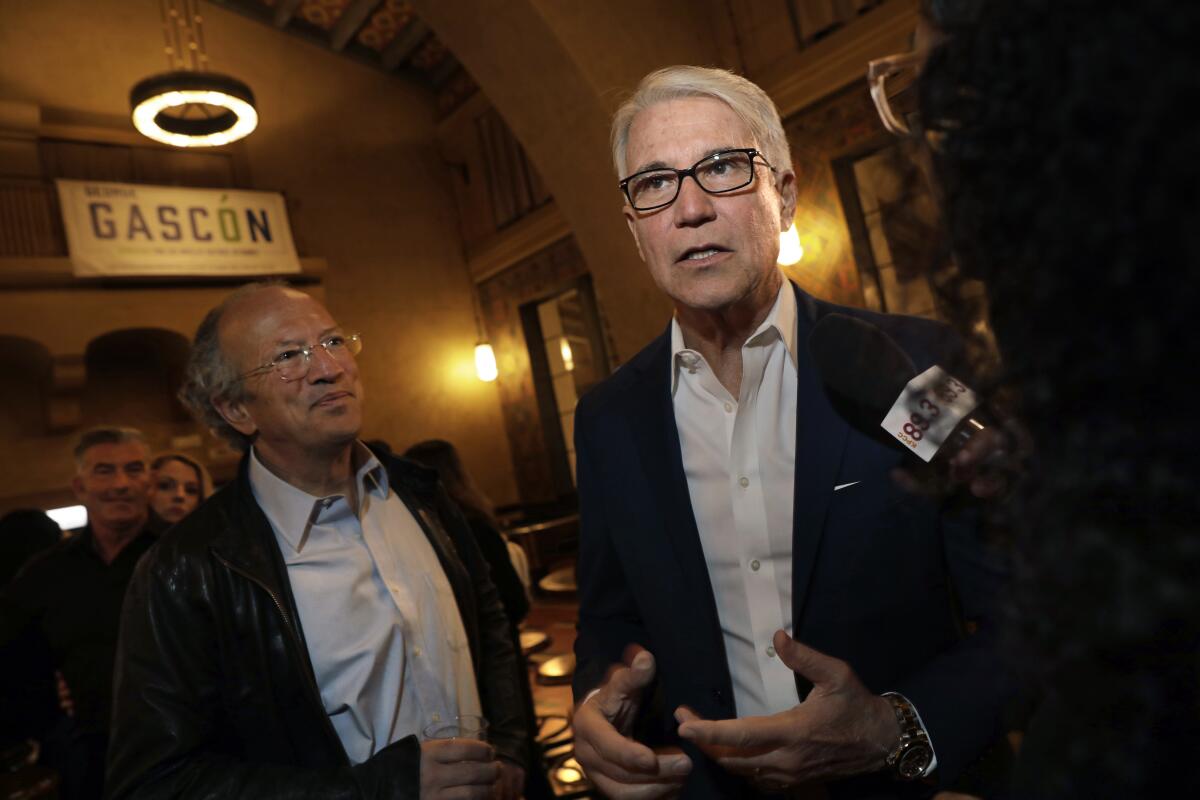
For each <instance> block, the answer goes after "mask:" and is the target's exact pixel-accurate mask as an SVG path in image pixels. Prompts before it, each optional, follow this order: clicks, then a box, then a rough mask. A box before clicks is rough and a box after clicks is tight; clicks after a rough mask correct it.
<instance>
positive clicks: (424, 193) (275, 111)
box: [0, 0, 516, 510]
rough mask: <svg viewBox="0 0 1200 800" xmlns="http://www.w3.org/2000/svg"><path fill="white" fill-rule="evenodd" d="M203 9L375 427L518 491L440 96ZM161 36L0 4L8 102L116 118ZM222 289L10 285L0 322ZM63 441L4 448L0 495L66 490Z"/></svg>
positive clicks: (127, 4)
mask: <svg viewBox="0 0 1200 800" xmlns="http://www.w3.org/2000/svg"><path fill="white" fill-rule="evenodd" d="M201 10H202V12H203V13H204V15H205V34H206V39H207V44H208V52H209V54H210V56H211V58H212V66H213V68H214V69H216V70H218V71H223V72H228V73H230V74H233V75H235V76H237V77H239V78H241V79H243V80H245V81H246V82H247V83H248V84H249V85H250V86H251V87H252V89H253V91H254V92H255V95H256V98H257V100H258V109H259V113H260V117H261V123H260V127H259V129H258V130H257V131H256V132H255V133H254V134H253V135H252V136H251V137H250V138H249V139H248V140H246V141H245V143H244V144H243V145H242V153H243V156H244V159H245V162H246V163H247V164H248V167H249V170H250V174H251V176H252V183H253V185H254V186H255V188H260V189H267V190H276V191H282V192H284V193H285V194H286V195H287V196H288V197H289V200H290V205H291V209H292V220H291V222H292V227H293V230H294V231H296V238H297V240H298V243H299V244H300V245H301V247H302V250H303V253H302V254H305V255H314V256H319V257H322V258H324V259H325V261H326V263H327V271H326V272H325V274H324V285H323V291H324V294H325V297H326V300H327V303H328V305H329V307H330V309H331V310H332V311H333V313H334V315H335V316H336V317H338V318H339V319H340V320H341V321H342V323H343V324H344V325H346V326H348V327H352V328H356V329H358V330H360V331H362V333H363V335H364V340H365V347H364V350H363V353H362V355H361V357H360V358H361V364H362V369H363V373H364V376H365V391H366V393H367V407H368V413H367V423H366V430H365V431H364V433H365V435H367V436H369V437H380V438H383V439H386V440H388V441H389V442H391V444H392V445H393V446H394V447H397V448H403V447H405V446H407V445H408V444H411V443H412V442H414V441H416V440H418V439H420V438H425V437H429V436H440V437H443V438H447V439H450V440H452V441H454V442H456V443H458V444H459V445H460V446H461V447H462V449H463V451H464V456H465V458H466V461H467V465H468V467H469V468H470V469H472V471H473V472H475V473H476V477H477V478H478V480H479V482H480V484H481V486H482V488H483V489H484V491H486V492H487V493H489V494H490V495H491V496H492V497H493V499H494V500H496V501H498V502H501V503H503V502H511V501H514V500H516V489H515V484H514V482H513V480H512V477H511V475H510V469H509V463H510V459H509V452H508V445H507V442H506V440H505V436H504V430H503V426H502V424H501V419H500V411H499V405H498V402H497V397H496V393H495V387H494V386H493V385H491V384H483V383H480V382H479V381H478V380H476V379H475V378H474V377H473V365H472V347H473V345H474V343H475V323H474V320H473V314H472V309H471V302H470V295H469V293H468V285H469V284H468V279H467V276H466V272H465V267H464V263H463V256H462V247H461V244H460V242H459V239H458V234H457V222H456V220H455V217H454V214H455V211H454V207H453V200H452V198H451V194H450V191H449V188H448V181H449V174H448V172H447V170H446V168H445V167H444V165H443V164H442V163H441V161H440V159H439V157H438V156H437V154H436V151H435V148H434V144H433V141H434V120H433V98H432V96H430V95H429V94H428V93H426V92H425V91H424V90H422V89H420V88H418V87H415V86H414V85H411V84H409V83H408V82H406V81H405V80H403V79H401V78H398V77H393V76H388V75H385V74H383V73H382V72H379V71H377V70H373V69H371V68H368V67H366V66H362V65H359V64H357V63H354V62H353V61H351V60H349V59H347V58H345V57H342V56H339V55H336V54H334V53H332V52H330V51H329V50H328V49H324V48H320V47H317V46H314V45H310V44H308V43H305V42H303V41H301V40H300V39H298V38H296V37H292V36H287V35H284V34H282V33H280V32H279V31H276V30H274V29H272V28H270V27H269V26H265V25H262V24H260V23H257V22H254V21H252V20H249V19H246V18H244V17H241V16H239V15H236V14H234V13H232V12H229V11H226V10H225V9H222V8H220V7H218V6H214V5H212V4H209V3H202V4H201ZM161 48H162V35H161V26H160V20H159V14H158V4H157V3H153V2H132V1H131V0H89V1H88V2H78V0H0V99H6V100H15V101H19V102H24V103H32V104H36V105H37V106H39V107H41V108H42V109H43V110H44V112H45V110H46V109H50V110H51V112H50V114H49V116H50V117H52V118H54V119H61V120H70V119H73V118H79V119H83V118H84V117H85V116H88V115H91V117H90V118H89V122H94V121H95V119H102V120H103V121H105V122H107V124H111V125H113V126H116V127H122V126H124V125H125V122H124V120H125V119H127V113H128V111H127V104H128V92H129V89H130V87H131V86H132V85H133V84H134V83H135V82H136V81H138V80H139V79H141V78H143V77H145V76H147V75H149V74H151V73H154V72H159V71H162V70H163V69H164V67H165V59H164V57H163V55H162V50H161ZM46 116H47V114H46V113H44V114H43V118H45V117H46ZM216 294H217V292H215V291H214V290H211V289H195V288H163V289H154V290H151V291H145V290H122V289H86V290H82V291H80V290H78V289H72V290H43V291H38V292H27V291H5V292H0V319H5V318H11V319H13V320H18V319H20V320H23V322H22V323H21V324H22V326H27V327H28V328H30V329H29V330H27V331H25V333H24V335H25V336H27V337H28V338H32V339H35V340H39V341H43V342H44V343H46V345H47V346H48V347H50V348H52V349H55V348H56V347H57V343H59V342H61V341H74V342H78V341H87V340H89V339H91V338H94V337H95V336H99V335H101V334H103V333H105V332H106V331H107V330H110V329H111V326H113V325H118V324H119V327H123V328H133V327H143V326H146V327H167V328H171V329H176V330H185V331H190V330H193V329H194V327H195V325H196V323H197V322H198V321H199V318H200V315H201V314H202V313H203V310H204V308H205V307H206V306H207V305H208V303H209V302H210V300H211V299H212V298H213V297H214V296H215V295H216ZM98 304H99V305H102V306H107V305H109V304H111V307H113V308H120V309H121V314H120V322H119V323H118V322H116V321H114V320H113V319H111V318H105V317H106V312H95V311H94V310H89V309H90V308H91V309H94V307H95V306H96V305H98ZM47 309H49V310H52V311H53V313H52V314H47V313H45V310H47ZM108 316H110V317H111V315H108ZM6 327H7V326H6ZM64 327H65V328H68V329H71V330H69V331H63V330H61V329H62V328H64ZM0 332H6V331H0ZM126 422H130V423H133V422H136V420H126ZM70 438H71V437H70V435H65V436H54V437H38V436H35V435H30V436H28V437H23V438H22V440H21V441H20V442H10V443H6V450H7V451H8V452H10V453H11V452H12V448H14V447H15V448H17V449H18V450H19V451H20V452H21V454H22V460H21V463H20V464H18V463H16V462H14V460H12V459H10V458H6V459H5V460H4V462H3V464H0V505H2V504H3V503H4V499H3V498H5V497H13V496H16V495H29V494H33V493H35V492H38V491H42V490H44V489H52V488H55V487H60V488H61V487H62V486H65V479H66V475H64V474H63V472H64V465H67V464H69V461H68V460H67V459H66V458H65V456H66V448H67V447H68V445H69V441H70ZM164 443H165V442H164ZM0 510H2V509H0Z"/></svg>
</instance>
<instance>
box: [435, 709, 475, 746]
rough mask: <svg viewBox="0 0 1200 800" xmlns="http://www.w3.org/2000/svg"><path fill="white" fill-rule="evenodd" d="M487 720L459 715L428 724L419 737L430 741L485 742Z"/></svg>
mask: <svg viewBox="0 0 1200 800" xmlns="http://www.w3.org/2000/svg"><path fill="white" fill-rule="evenodd" d="M487 730H488V723H487V720H486V719H484V718H483V717H481V716H479V715H478V714H460V715H458V716H454V717H447V718H446V719H441V720H436V721H434V722H431V723H429V724H428V725H426V726H425V727H424V728H423V729H422V730H421V736H422V737H423V738H424V739H425V740H426V741H428V740H432V739H478V740H479V741H481V742H486V741H487Z"/></svg>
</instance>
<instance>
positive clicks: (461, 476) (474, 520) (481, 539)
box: [404, 439, 529, 630]
mask: <svg viewBox="0 0 1200 800" xmlns="http://www.w3.org/2000/svg"><path fill="white" fill-rule="evenodd" d="M404 457H405V458H410V459H412V460H413V461H416V462H417V463H419V464H424V465H425V466H427V467H429V468H431V469H433V470H436V471H437V474H438V478H439V479H440V480H441V482H442V486H444V487H445V489H446V492H447V493H448V494H449V495H450V497H451V499H452V500H454V502H455V503H457V504H458V507H459V508H460V509H461V510H462V512H463V516H464V517H466V518H467V523H468V524H469V525H470V526H471V533H473V534H475V541H476V543H477V544H478V545H479V549H480V550H481V551H483V557H484V558H485V559H487V562H488V566H489V567H491V568H492V583H494V584H496V589H497V590H498V591H499V592H500V602H501V603H503V604H504V613H505V615H506V616H507V617H508V621H509V622H510V623H512V626H513V630H516V628H517V626H518V625H520V624H521V620H523V619H525V615H526V614H528V613H529V595H528V594H527V593H526V589H525V584H524V583H522V582H521V579H520V577H518V575H517V571H516V569H515V568H514V567H513V563H512V559H511V558H509V555H508V545H507V544H506V543H505V541H504V537H503V536H501V535H500V526H499V524H497V522H496V517H495V516H494V514H493V511H492V503H491V501H490V500H488V499H487V496H485V495H484V494H483V492H481V491H480V490H479V487H478V486H476V485H475V481H474V480H472V478H471V476H470V474H468V473H467V470H466V468H465V467H464V466H463V463H462V459H461V458H459V457H458V451H457V450H455V449H454V445H452V444H450V443H449V442H447V441H446V440H444V439H429V440H427V441H424V442H418V443H417V444H414V445H413V446H412V447H410V448H408V450H406V451H404Z"/></svg>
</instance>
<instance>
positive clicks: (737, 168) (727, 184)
mask: <svg viewBox="0 0 1200 800" xmlns="http://www.w3.org/2000/svg"><path fill="white" fill-rule="evenodd" d="M756 158H757V159H762V163H763V164H764V165H765V166H766V167H767V168H768V169H770V170H771V171H772V172H774V171H775V168H774V167H773V166H771V162H769V161H767V159H766V158H764V157H763V154H762V153H760V152H759V151H758V150H756V149H755V148H753V147H739V148H734V149H730V150H722V151H720V152H719V153H713V154H712V155H709V156H705V157H704V158H702V159H700V160H699V161H697V162H696V163H695V164H693V165H692V166H690V167H689V168H687V169H672V168H671V167H655V168H653V169H644V170H642V171H641V172H635V173H633V174H632V175H630V176H629V177H628V178H625V179H623V180H622V181H621V182H620V183H618V184H617V186H619V187H620V189H621V191H622V192H624V193H625V199H627V200H628V201H629V205H630V206H631V207H632V208H633V209H634V210H635V211H653V210H654V209H656V208H662V207H663V206H669V205H671V203H674V202H675V198H676V197H678V196H679V189H680V187H681V186H682V185H683V179H684V178H686V177H688V176H691V178H692V179H693V180H694V181H696V185H697V186H699V187H700V188H701V189H703V190H704V191H706V192H708V193H709V194H724V193H725V192H733V191H737V190H738V189H742V188H745V187H747V186H749V185H750V184H751V183H752V182H753V181H754V172H755V170H754V164H755V159H756Z"/></svg>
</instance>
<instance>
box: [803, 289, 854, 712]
mask: <svg viewBox="0 0 1200 800" xmlns="http://www.w3.org/2000/svg"><path fill="white" fill-rule="evenodd" d="M793 288H795V291H796V333H797V343H798V346H797V348H796V350H797V353H796V356H797V358H796V361H797V364H796V373H797V374H796V477H795V493H794V495H793V501H792V503H793V505H792V629H793V634H794V635H795V636H796V637H797V638H801V637H802V635H803V632H802V625H803V622H804V611H805V604H806V602H807V594H808V587H809V584H810V583H811V581H812V575H813V567H814V565H815V564H816V560H817V555H818V552H819V551H820V545H821V537H822V535H823V533H824V529H825V515H826V512H827V511H828V510H829V502H830V499H831V498H832V497H833V486H834V481H835V480H837V477H838V472H839V470H840V469H841V465H842V455H843V452H844V451H845V448H846V438H847V435H848V434H849V431H850V426H849V425H847V424H846V422H845V420H843V419H842V418H841V417H840V416H839V415H838V414H837V412H836V411H834V410H833V406H831V405H830V403H829V400H828V398H827V397H826V396H825V391H824V389H823V388H822V387H821V379H820V376H819V375H818V374H817V370H816V367H815V365H814V364H813V362H812V357H811V356H810V355H809V352H808V334H809V332H810V331H811V330H812V326H813V324H814V323H815V322H816V320H817V319H818V318H819V316H820V314H821V311H820V306H819V305H818V302H817V301H815V300H814V299H813V298H811V297H809V296H808V295H807V294H805V293H804V292H802V291H800V290H799V289H798V288H796V287H795V286H794V285H793ZM802 696H803V693H802Z"/></svg>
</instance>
